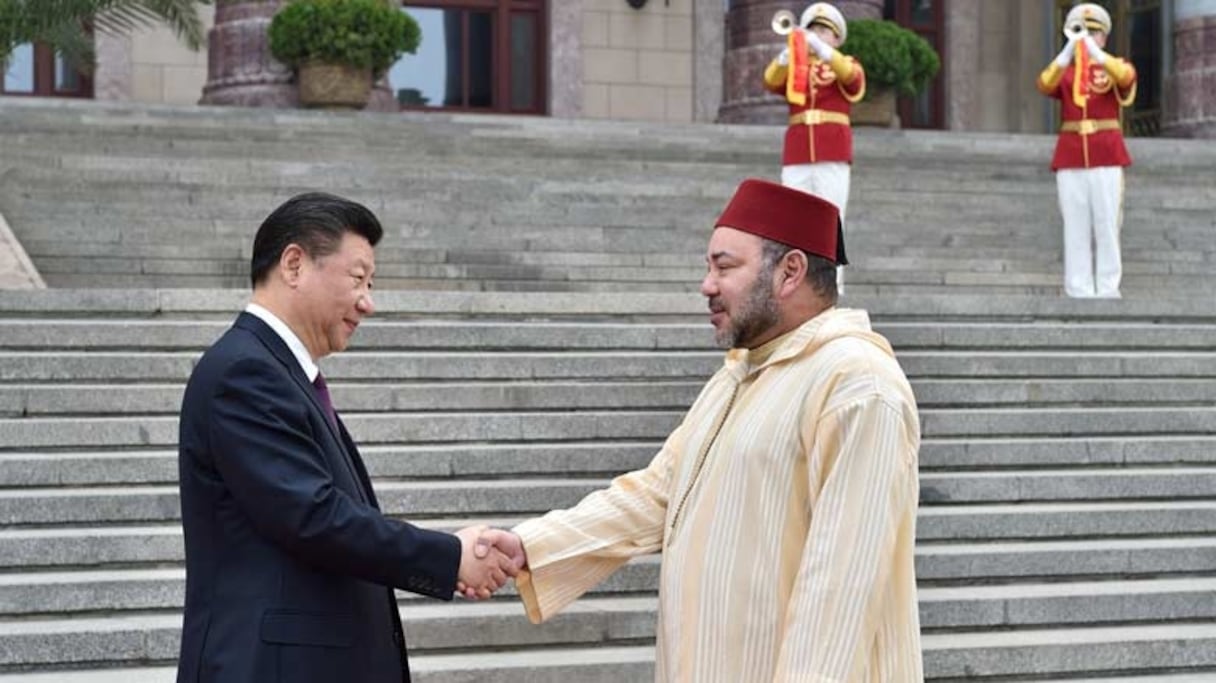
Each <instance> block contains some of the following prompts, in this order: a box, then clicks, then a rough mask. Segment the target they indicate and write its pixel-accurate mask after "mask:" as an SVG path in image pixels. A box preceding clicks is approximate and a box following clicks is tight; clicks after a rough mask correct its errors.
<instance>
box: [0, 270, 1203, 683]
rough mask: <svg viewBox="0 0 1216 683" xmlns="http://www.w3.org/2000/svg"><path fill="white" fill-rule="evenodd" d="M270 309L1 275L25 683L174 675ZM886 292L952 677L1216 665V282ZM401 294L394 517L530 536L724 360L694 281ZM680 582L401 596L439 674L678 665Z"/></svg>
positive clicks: (932, 650) (647, 575) (634, 460)
mask: <svg viewBox="0 0 1216 683" xmlns="http://www.w3.org/2000/svg"><path fill="white" fill-rule="evenodd" d="M244 298H245V295H244V294H243V293H242V292H239V291H217V290H209V291H191V290H161V291H151V290H148V291H98V292H81V291H69V290H46V291H41V292H32V293H31V292H0V414H2V417H0V482H3V487H2V488H0V682H2V683H9V682H11V683H18V682H20V683H34V682H35V681H56V682H63V683H100V682H103V681H105V682H117V681H122V682H123V683H143V682H147V683H165V682H168V681H172V680H173V668H172V667H173V661H174V657H175V656H176V643H177V634H178V628H179V626H180V624H179V619H180V616H179V610H180V607H181V600H182V587H183V570H182V567H181V560H182V548H181V538H180V527H179V524H178V518H179V511H178V503H177V492H176V486H175V472H176V470H175V467H176V453H175V450H174V442H175V438H176V411H177V408H178V402H179V400H180V393H181V390H182V387H183V384H184V380H185V378H186V377H187V375H188V373H189V372H190V369H191V367H192V363H193V361H194V360H195V358H197V355H198V353H199V352H200V351H201V350H202V349H203V348H204V347H205V346H206V345H207V344H208V343H209V342H210V341H211V340H213V339H214V338H215V337H216V336H218V335H219V334H220V333H221V332H222V330H223V329H225V328H226V326H227V325H228V323H229V322H230V319H231V316H232V314H233V312H234V311H236V310H239V308H240V307H241V305H242V304H243V301H244ZM855 303H856V304H858V305H860V306H862V307H865V308H867V309H869V310H870V311H871V313H872V316H873V318H874V319H875V321H876V327H877V328H878V329H879V330H880V331H882V332H883V333H885V334H886V335H887V336H888V337H889V338H890V339H891V341H892V343H893V344H894V346H895V347H896V349H898V353H899V356H900V360H901V362H902V364H903V366H904V368H905V369H906V370H907V373H908V375H909V377H910V379H911V380H912V384H913V388H914V390H915V392H916V394H917V397H918V400H919V402H920V405H921V415H922V419H923V424H924V437H925V438H924V446H923V448H922V451H921V462H922V466H921V484H922V492H923V495H922V508H921V515H920V522H919V528H918V537H919V543H918V549H917V571H918V576H919V579H920V582H921V594H920V597H921V618H922V625H923V628H924V634H925V635H924V647H925V664H926V673H927V676H928V678H929V679H931V680H934V681H961V680H990V681H1015V680H1016V681H1029V680H1057V679H1060V680H1062V679H1069V680H1074V679H1079V680H1099V679H1101V678H1102V677H1105V676H1114V675H1138V676H1141V677H1145V678H1142V679H1141V680H1153V681H1167V682H1172V683H1181V682H1182V681H1198V680H1205V681H1211V680H1216V601H1214V600H1213V598H1212V595H1213V594H1214V592H1216V495H1213V491H1216V407H1213V406H1214V405H1216V382H1213V381H1212V379H1213V376H1216V306H1213V304H1212V303H1211V301H1210V299H1208V300H1198V299H1189V300H1182V299H1170V298H1159V299H1156V300H1152V301H1149V300H1140V301H1137V300H1130V299H1129V300H1124V301H1118V302H1111V301H1086V302H1079V301H1071V300H1066V299H1056V298H1043V297H1028V298H1019V297H1012V296H1007V297H991V296H960V295H933V294H928V295H925V294H919V293H918V294H912V295H907V296H898V295H892V296H883V297H859V298H858V299H857V300H856V301H855ZM378 308H379V311H378V315H377V316H376V319H374V320H373V321H371V322H369V323H368V324H367V325H365V326H364V327H363V328H361V330H360V332H359V336H358V337H357V339H356V343H355V345H354V347H353V349H352V350H351V351H349V352H347V353H345V354H343V355H341V356H339V357H336V358H333V359H329V360H327V361H326V362H325V363H324V365H325V372H326V374H327V376H329V377H330V378H331V385H332V387H333V392H334V397H335V402H336V403H337V405H338V406H339V407H340V409H341V410H342V412H343V415H344V419H345V420H346V422H347V424H348V425H350V427H351V429H352V431H353V432H354V434H355V436H356V439H357V440H358V441H359V442H360V443H361V444H363V453H364V456H365V458H366V460H367V461H368V464H369V467H370V469H371V470H372V472H373V474H374V477H375V480H376V488H377V491H378V493H379V496H380V499H381V501H382V504H383V505H384V507H385V508H386V510H388V511H389V512H391V513H392V514H394V515H399V516H401V517H403V518H406V519H410V520H412V521H415V522H417V523H421V524H424V525H427V526H432V527H436V528H443V529H455V528H458V527H460V526H463V525H465V524H467V523H470V522H472V521H484V522H490V523H494V524H504V525H505V524H511V523H513V522H514V521H517V520H520V519H523V518H526V517H528V516H531V515H535V514H537V513H540V512H543V511H546V510H548V509H550V508H552V507H555V506H565V505H568V504H571V503H573V502H574V501H576V500H578V499H579V498H580V497H581V496H582V495H583V494H585V493H586V492H588V491H590V490H592V489H594V488H596V487H598V486H600V485H602V484H603V483H605V482H606V481H607V480H608V479H609V478H610V477H611V476H613V475H614V474H616V473H618V472H621V471H624V470H628V469H631V468H635V467H639V466H641V465H643V464H645V463H646V462H647V461H648V460H649V458H650V457H651V455H652V454H653V453H654V451H655V450H656V449H657V447H658V445H659V443H660V442H661V440H662V438H663V437H664V436H665V435H666V434H667V432H668V431H669V430H670V429H671V427H672V426H673V425H674V424H675V423H676V421H677V420H678V419H679V417H680V415H681V414H682V412H683V410H684V409H685V408H686V407H687V405H688V404H689V403H690V402H691V401H692V399H693V398H694V396H695V394H696V392H697V390H698V388H699V387H700V385H701V383H702V382H703V381H704V378H705V377H706V376H708V374H710V373H711V372H712V371H713V370H714V369H715V368H716V367H717V365H718V364H719V362H720V352H718V351H716V350H714V349H712V348H711V347H710V346H709V341H710V331H709V328H708V326H707V324H706V323H705V321H704V316H703V310H704V306H703V303H702V302H701V301H700V300H699V298H698V297H697V296H695V295H690V294H661V293H654V294H646V293H636V294H633V295H631V296H630V297H629V301H621V300H620V299H619V298H605V297H603V296H602V295H601V294H595V293H588V294H579V293H548V294H534V293H533V294H527V293H503V292H486V293H476V292H473V293H462V292H400V291H385V292H380V293H379V295H378ZM657 569H658V560H657V558H653V557H651V558H644V559H641V560H639V561H635V562H633V563H631V564H630V565H628V566H627V567H626V568H625V569H623V570H622V571H620V572H618V573H617V574H616V575H614V576H613V577H612V578H611V579H610V580H608V581H607V582H605V583H604V584H603V585H602V586H600V587H599V588H598V589H597V590H596V591H595V592H594V593H593V594H591V595H590V596H588V597H587V598H585V599H584V600H581V601H580V602H579V603H577V604H576V605H575V606H574V607H573V608H571V609H570V610H568V611H567V612H566V613H565V614H563V615H561V616H559V617H558V618H557V619H555V620H554V621H552V622H551V623H549V624H546V625H544V626H541V627H534V626H531V625H529V624H528V623H527V622H526V620H525V619H524V617H523V611H522V608H521V607H520V605H519V604H518V602H517V600H515V599H514V598H513V597H512V596H511V595H510V594H507V595H504V596H503V597H500V598H496V599H495V600H492V601H490V602H487V603H467V602H456V603H452V604H445V603H437V602H433V601H428V600H425V599H422V598H417V597H415V596H412V595H409V594H405V593H402V594H400V604H401V614H402V617H403V619H404V621H405V625H406V632H407V638H408V640H409V643H410V645H411V648H412V653H413V657H412V663H413V666H414V668H415V670H416V672H417V674H418V675H417V677H416V678H417V680H419V681H421V682H422V683H457V682H465V681H492V682H494V683H516V682H518V683H523V682H524V681H527V682H528V683H538V682H539V683H557V682H558V681H562V682H567V681H576V682H578V683H601V682H603V683H607V682H609V681H613V682H617V681H643V680H648V679H649V677H650V675H651V673H650V672H651V661H652V657H653V652H652V641H653V636H654V609H655V602H656V601H655V593H654V591H655V586H656V581H657ZM1120 680H1124V679H1120ZM1131 680H1136V679H1131Z"/></svg>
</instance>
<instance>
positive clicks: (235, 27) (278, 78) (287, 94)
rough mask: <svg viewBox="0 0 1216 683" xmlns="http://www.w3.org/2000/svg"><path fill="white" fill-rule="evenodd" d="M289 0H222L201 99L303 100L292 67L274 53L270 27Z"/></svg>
mask: <svg viewBox="0 0 1216 683" xmlns="http://www.w3.org/2000/svg"><path fill="white" fill-rule="evenodd" d="M283 4H284V0H220V1H219V3H218V4H217V5H216V8H215V27H214V28H212V29H211V33H210V35H209V39H208V53H207V84H206V85H205V86H203V98H202V100H201V103H202V104H224V105H234V106H240V107H279V108H292V107H296V106H298V99H297V96H296V86H295V83H294V81H293V75H292V71H291V69H289V68H287V67H286V66H284V65H283V64H282V63H281V62H279V61H278V60H276V59H275V58H274V57H272V56H271V55H270V45H269V40H268V38H267V36H266V31H267V29H268V28H269V26H270V19H271V18H272V17H273V16H274V14H275V12H276V11H278V9H279V7H280V6H281V5H283Z"/></svg>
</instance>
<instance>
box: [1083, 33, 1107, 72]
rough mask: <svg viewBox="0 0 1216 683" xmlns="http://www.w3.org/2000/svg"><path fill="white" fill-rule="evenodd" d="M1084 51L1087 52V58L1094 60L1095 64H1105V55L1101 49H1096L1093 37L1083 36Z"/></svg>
mask: <svg viewBox="0 0 1216 683" xmlns="http://www.w3.org/2000/svg"><path fill="white" fill-rule="evenodd" d="M1085 49H1086V50H1089V58H1090V59H1092V60H1094V63H1095V64H1099V65H1101V64H1105V63H1106V53H1105V52H1103V51H1102V48H1100V47H1098V43H1097V41H1095V40H1094V37H1093V36H1091V35H1086V36H1085Z"/></svg>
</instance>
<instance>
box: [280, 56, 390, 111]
mask: <svg viewBox="0 0 1216 683" xmlns="http://www.w3.org/2000/svg"><path fill="white" fill-rule="evenodd" d="M297 78H298V79H299V81H298V85H299V88H300V104H302V105H304V106H305V107H310V108H314V109H362V108H363V107H365V106H367V99H368V97H369V96H370V95H371V91H372V72H371V69H357V68H354V67H349V66H345V65H341V64H321V63H318V62H309V63H307V64H301V65H300V68H299V73H298V75H297Z"/></svg>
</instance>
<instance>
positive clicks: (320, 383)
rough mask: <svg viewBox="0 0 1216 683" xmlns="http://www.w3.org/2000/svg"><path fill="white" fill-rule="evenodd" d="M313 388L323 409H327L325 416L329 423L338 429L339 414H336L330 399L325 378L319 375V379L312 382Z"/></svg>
mask: <svg viewBox="0 0 1216 683" xmlns="http://www.w3.org/2000/svg"><path fill="white" fill-rule="evenodd" d="M312 386H313V388H314V389H316V390H317V400H318V401H320V402H321V407H322V408H324V409H325V415H326V417H328V418H329V423H330V424H331V425H333V426H334V429H337V428H338V414H337V413H335V412H334V402H333V400H332V399H330V397H329V385H328V384H326V383H325V376H324V375H322V374H321V373H319V372H318V373H317V378H316V379H314V380H313V381H312Z"/></svg>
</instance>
